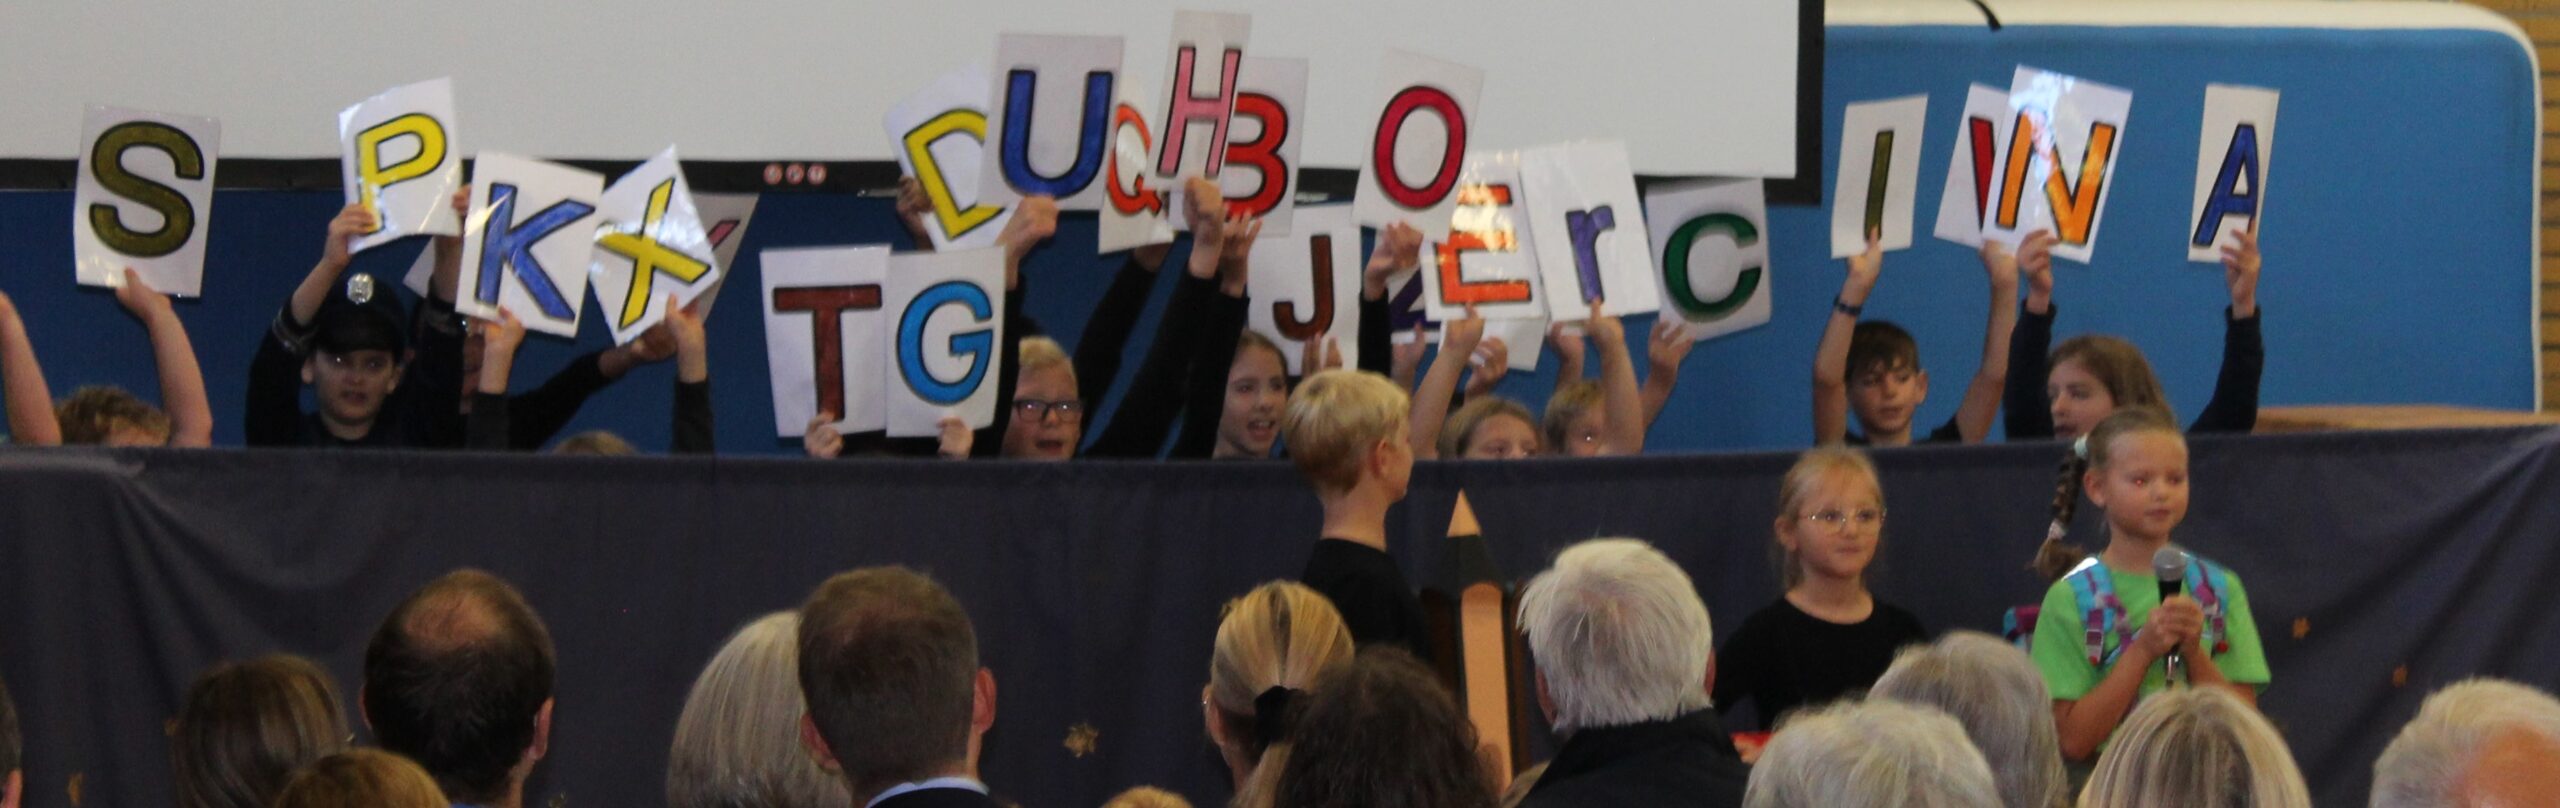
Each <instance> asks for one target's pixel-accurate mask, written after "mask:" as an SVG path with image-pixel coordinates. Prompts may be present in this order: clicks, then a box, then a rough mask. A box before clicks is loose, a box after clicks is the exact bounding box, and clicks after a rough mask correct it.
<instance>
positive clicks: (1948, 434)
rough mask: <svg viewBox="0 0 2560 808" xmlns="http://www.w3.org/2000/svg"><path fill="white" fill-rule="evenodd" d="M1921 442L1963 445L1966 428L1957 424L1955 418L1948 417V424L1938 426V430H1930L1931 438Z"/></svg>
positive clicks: (1923, 439)
mask: <svg viewBox="0 0 2560 808" xmlns="http://www.w3.org/2000/svg"><path fill="white" fill-rule="evenodd" d="M1920 442H1921V443H1963V442H1964V426H1963V425H1962V424H1958V423H1956V419H1955V416H1948V417H1947V422H1946V423H1943V424H1939V425H1938V428H1936V429H1932V430H1929V436H1928V437H1926V438H1922V439H1920Z"/></svg>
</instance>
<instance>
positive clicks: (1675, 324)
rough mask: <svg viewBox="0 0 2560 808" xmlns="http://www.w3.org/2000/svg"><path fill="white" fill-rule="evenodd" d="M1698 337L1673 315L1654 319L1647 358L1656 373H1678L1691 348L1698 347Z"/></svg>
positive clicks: (1647, 347) (1646, 353)
mask: <svg viewBox="0 0 2560 808" xmlns="http://www.w3.org/2000/svg"><path fill="white" fill-rule="evenodd" d="M1697 345H1698V338H1697V337H1696V336H1693V335H1691V334H1690V333H1689V329H1688V328H1687V327H1684V326H1682V325H1681V324H1680V321H1679V320H1677V319H1674V318H1672V317H1664V318H1662V319H1659V320H1655V321H1653V340H1652V341H1651V342H1649V343H1647V344H1646V345H1645V354H1644V355H1645V360H1646V361H1647V362H1649V363H1651V364H1652V365H1653V372H1655V373H1678V372H1680V363H1681V362H1684V361H1687V360H1688V359H1689V349H1690V348H1694V347H1697Z"/></svg>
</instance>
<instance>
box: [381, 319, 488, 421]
mask: <svg viewBox="0 0 2560 808" xmlns="http://www.w3.org/2000/svg"><path fill="white" fill-rule="evenodd" d="M410 318H411V319H412V320H414V321H415V322H414V323H413V325H412V326H411V328H410V329H409V333H410V336H411V337H412V338H414V339H415V340H416V345H417V353H416V355H415V356H413V357H412V358H411V359H410V361H409V368H408V370H407V371H406V375H404V376H402V377H401V381H400V389H398V390H394V391H392V394H391V400H390V401H389V402H388V403H386V404H385V405H384V406H383V412H385V413H392V414H393V415H391V417H393V418H395V419H397V421H396V422H397V423H399V424H400V425H401V426H402V428H403V432H402V433H401V437H402V439H403V440H405V441H406V445H408V446H422V447H434V448H444V449H449V448H453V447H457V446H461V445H463V443H464V440H465V436H464V431H465V425H464V423H463V418H462V396H463V391H464V389H465V386H464V381H463V379H462V348H463V341H462V334H463V331H464V330H465V329H466V328H467V324H466V323H465V322H464V320H463V318H462V315H459V314H456V313H454V311H453V304H452V303H451V302H448V301H441V300H435V299H433V298H429V299H426V300H421V301H419V302H418V305H417V306H415V307H413V308H411V309H410ZM378 431H379V430H377V432H378Z"/></svg>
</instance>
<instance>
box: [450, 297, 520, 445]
mask: <svg viewBox="0 0 2560 808" xmlns="http://www.w3.org/2000/svg"><path fill="white" fill-rule="evenodd" d="M470 327H471V328H473V329H476V330H478V331H479V332H480V376H479V378H476V379H473V380H471V385H472V386H471V415H470V416H469V417H468V420H467V423H468V427H467V428H466V430H465V433H464V434H465V436H466V437H465V444H464V445H466V446H468V447H470V448H472V449H475V450H481V451H491V452H503V451H507V450H509V449H512V448H515V446H516V444H515V443H514V441H512V440H510V439H509V432H510V431H511V430H512V428H513V424H512V423H511V421H512V420H513V419H512V418H510V417H509V413H508V410H509V409H510V408H509V402H508V400H507V380H508V376H510V375H511V374H512V373H513V372H514V370H515V363H516V349H517V348H518V347H520V346H522V345H524V323H523V322H521V321H518V320H517V319H516V315H515V312H511V311H508V310H506V308H505V307H503V306H501V307H499V308H498V319H497V320H495V321H490V320H480V321H475V322H473V323H471V325H470Z"/></svg>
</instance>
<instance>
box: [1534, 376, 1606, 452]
mask: <svg viewBox="0 0 2560 808" xmlns="http://www.w3.org/2000/svg"><path fill="white" fill-rule="evenodd" d="M1600 404H1601V396H1600V383H1599V382H1595V381H1592V380H1590V379H1575V380H1573V381H1570V382H1566V383H1564V384H1560V385H1557V386H1556V393H1555V395H1552V396H1548V397H1547V414H1546V416H1545V422H1544V423H1542V424H1540V425H1539V427H1540V429H1541V431H1543V432H1544V433H1545V434H1544V435H1543V437H1544V438H1546V447H1545V448H1546V449H1547V450H1548V451H1551V452H1555V453H1557V454H1571V453H1572V452H1571V451H1570V450H1571V447H1572V446H1573V445H1574V444H1576V443H1579V442H1581V440H1580V439H1581V437H1582V436H1581V435H1577V434H1575V430H1574V426H1575V425H1577V424H1578V423H1580V422H1581V421H1582V419H1583V418H1585V417H1587V416H1591V415H1595V414H1599V413H1600V412H1601V410H1600Z"/></svg>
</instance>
